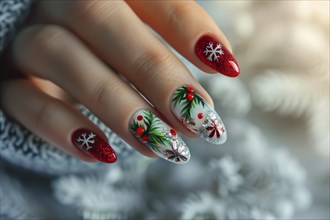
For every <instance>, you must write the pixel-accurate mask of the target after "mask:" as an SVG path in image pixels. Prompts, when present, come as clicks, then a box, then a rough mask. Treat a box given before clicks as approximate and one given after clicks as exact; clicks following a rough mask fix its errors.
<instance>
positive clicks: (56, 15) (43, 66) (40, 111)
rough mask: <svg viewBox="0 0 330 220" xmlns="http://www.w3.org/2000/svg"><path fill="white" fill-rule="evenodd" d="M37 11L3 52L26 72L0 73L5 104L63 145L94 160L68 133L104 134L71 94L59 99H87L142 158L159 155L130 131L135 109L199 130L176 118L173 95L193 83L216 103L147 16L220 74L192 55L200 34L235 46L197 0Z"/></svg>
mask: <svg viewBox="0 0 330 220" xmlns="http://www.w3.org/2000/svg"><path fill="white" fill-rule="evenodd" d="M32 15H33V16H32V18H31V19H30V22H29V23H28V24H26V25H25V27H24V28H23V29H22V30H21V32H20V33H19V34H18V35H17V37H16V39H15V40H14V41H13V44H12V46H11V47H10V49H9V51H8V54H7V55H8V57H10V58H11V62H12V63H14V66H15V68H16V69H15V71H17V72H19V73H22V74H23V75H24V77H17V78H12V79H1V81H0V106H1V108H2V109H3V110H5V112H7V114H8V115H9V116H11V117H12V118H13V119H15V120H16V121H18V122H19V123H21V124H22V125H24V126H25V127H26V128H27V129H29V130H31V131H32V132H34V133H35V134H36V135H38V136H40V137H42V138H43V139H45V140H47V141H48V142H50V143H52V144H53V145H54V146H56V147H58V148H60V149H61V150H63V151H65V152H67V153H69V154H72V155H74V156H76V157H78V158H80V159H81V160H84V161H90V162H93V161H96V159H94V158H93V157H91V156H89V155H87V154H85V153H83V152H82V151H80V150H79V149H77V148H76V147H74V146H73V145H72V143H71V134H72V132H73V131H75V130H77V129H79V128H91V129H93V130H94V131H95V132H97V133H98V134H99V135H100V136H102V137H105V136H104V134H102V131H101V130H100V129H99V128H97V127H96V126H95V125H94V124H93V123H92V122H90V121H89V120H88V119H87V118H85V117H84V116H83V115H82V114H81V113H80V112H79V111H78V110H76V109H75V108H74V106H73V105H72V102H71V101H72V99H67V98H63V97H68V96H70V97H73V100H76V101H77V102H79V103H82V104H84V105H85V106H86V107H87V108H89V109H90V110H91V111H92V112H93V113H94V114H95V115H96V116H97V117H98V118H99V119H100V120H101V121H102V122H104V123H105V124H106V125H107V126H108V127H109V128H110V129H112V130H113V131H114V132H115V133H116V134H118V135H119V136H120V137H121V138H123V139H124V140H125V141H126V142H127V143H129V144H130V145H131V146H133V147H134V148H135V149H136V150H138V151H139V152H141V153H142V154H144V155H146V156H150V157H154V156H155V155H154V153H153V152H152V151H151V150H149V149H148V148H146V147H145V146H144V145H143V144H141V143H140V142H138V141H137V140H136V138H134V137H133V136H132V134H131V133H130V131H129V129H128V121H129V119H130V117H131V116H132V115H133V114H134V112H136V111H137V110H139V109H150V110H152V111H153V112H155V113H156V114H157V115H159V116H160V117H162V118H163V119H164V120H165V121H166V122H167V123H168V124H170V125H171V126H172V127H173V128H175V129H176V130H177V131H178V132H180V133H182V134H184V135H186V136H190V137H193V136H192V134H191V133H190V132H188V131H187V129H186V128H185V127H184V126H183V125H182V124H181V123H180V122H179V121H178V119H177V118H175V117H174V116H173V113H172V112H171V110H170V104H169V103H170V99H171V95H172V94H173V92H174V91H175V90H176V89H177V88H178V87H180V86H182V85H192V86H193V87H194V88H196V90H198V91H199V93H200V94H201V95H202V96H203V97H204V98H205V99H206V100H207V101H208V102H209V103H211V104H212V103H213V102H212V99H211V98H210V96H209V95H208V93H207V92H206V91H205V90H204V89H203V88H202V86H201V85H200V84H199V83H198V82H197V81H196V79H195V78H194V77H193V76H192V75H191V73H190V72H189V71H188V70H187V68H186V67H185V66H184V65H183V64H182V62H181V61H180V60H178V58H177V57H176V56H175V55H174V54H173V53H172V52H171V51H170V50H169V49H168V48H167V47H166V46H165V45H164V44H163V43H161V42H160V41H159V40H158V39H157V38H156V37H155V36H154V34H153V33H152V32H151V31H150V29H148V28H147V27H146V25H145V24H144V23H146V24H148V25H149V26H151V27H152V28H153V29H154V30H155V31H156V32H157V33H158V34H159V35H160V36H162V37H163V38H164V39H165V40H166V41H167V42H168V43H169V44H170V45H172V46H173V47H174V48H175V49H176V50H177V51H178V52H179V53H180V54H182V55H183V56H184V57H185V58H187V59H188V60H189V61H191V62H192V63H193V64H194V65H196V66H197V67H198V68H200V69H201V70H203V71H205V72H207V73H215V71H214V70H212V69H211V68H210V67H208V66H206V65H205V64H204V63H202V62H201V61H200V60H199V59H198V58H197V57H196V55H195V53H194V45H195V44H196V41H197V40H198V39H199V37H200V36H202V35H203V34H212V35H213V36H216V37H217V38H218V40H219V41H221V42H222V43H223V44H224V45H225V46H226V47H227V48H231V47H230V45H229V42H228V40H227V39H226V37H225V36H224V34H223V33H222V32H221V30H220V29H219V27H217V25H216V24H215V22H214V21H213V20H212V19H211V17H210V16H209V15H208V14H207V13H206V12H205V11H204V10H203V9H202V8H201V7H200V6H199V5H198V4H197V3H195V2H194V1H96V0H95V1H92V0H91V1H40V2H38V3H37V6H36V8H34V10H33V11H32ZM110 66H111V67H112V68H110ZM114 70H116V72H114ZM118 73H119V74H118ZM120 75H122V76H124V77H125V78H126V80H124V79H123V77H121V76H120ZM41 79H43V80H41ZM128 82H129V83H128ZM130 84H132V85H133V86H134V87H135V88H137V89H138V90H139V91H140V92H141V93H142V94H143V95H144V96H145V97H146V98H147V99H148V100H149V102H150V103H151V104H152V105H150V104H149V103H148V102H147V101H145V99H144V98H142V97H141V95H140V94H139V93H138V92H137V91H136V90H135V89H133V88H132V86H131V85H130ZM62 90H64V91H65V92H63V91H62ZM63 94H66V95H65V96H63ZM59 120H60V121H61V122H62V121H63V123H58V121H59Z"/></svg>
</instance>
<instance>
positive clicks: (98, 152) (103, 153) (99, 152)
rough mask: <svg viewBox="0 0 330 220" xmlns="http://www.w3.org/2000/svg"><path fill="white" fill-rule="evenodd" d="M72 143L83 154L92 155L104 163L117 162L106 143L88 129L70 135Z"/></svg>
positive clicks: (112, 151) (113, 152)
mask: <svg viewBox="0 0 330 220" xmlns="http://www.w3.org/2000/svg"><path fill="white" fill-rule="evenodd" d="M72 143H73V144H74V145H75V146H76V147H78V148H79V149H80V150H82V151H84V152H85V153H87V154H89V155H92V156H93V157H95V158H96V159H97V160H99V161H101V162H104V163H114V162H116V160H117V156H116V153H115V151H114V150H113V149H112V148H111V147H110V145H109V144H108V142H106V141H104V140H103V139H102V138H101V137H99V136H97V134H96V133H94V132H93V131H90V130H88V129H78V130H76V131H75V132H74V133H73V134H72Z"/></svg>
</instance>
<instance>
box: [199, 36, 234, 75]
mask: <svg viewBox="0 0 330 220" xmlns="http://www.w3.org/2000/svg"><path fill="white" fill-rule="evenodd" d="M195 53H196V55H197V57H198V58H199V59H200V60H201V61H203V62H204V63H205V64H206V65H208V66H209V67H211V68H212V69H214V70H216V71H217V72H219V73H221V74H223V75H226V76H229V77H236V76H238V75H239V73H240V68H239V65H238V63H237V61H236V59H235V58H234V56H233V55H232V54H231V53H230V51H229V50H228V49H227V48H226V47H225V46H224V45H223V44H222V43H221V42H219V41H217V40H215V39H214V38H213V37H211V36H208V35H204V36H202V37H201V38H200V39H199V40H198V41H197V43H196V46H195Z"/></svg>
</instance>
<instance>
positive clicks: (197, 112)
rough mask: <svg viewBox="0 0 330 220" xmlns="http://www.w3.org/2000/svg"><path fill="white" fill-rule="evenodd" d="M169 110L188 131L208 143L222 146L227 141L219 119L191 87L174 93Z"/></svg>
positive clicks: (223, 127)
mask: <svg viewBox="0 0 330 220" xmlns="http://www.w3.org/2000/svg"><path fill="white" fill-rule="evenodd" d="M171 110H172V112H173V113H174V115H175V116H176V117H177V118H178V119H179V120H180V121H181V122H182V124H183V125H184V126H185V127H186V128H187V129H188V130H190V131H191V132H192V133H194V134H198V135H199V136H200V137H201V138H203V139H205V140H207V141H208V142H211V143H213V144H223V143H224V142H225V141H226V140H227V133H226V129H225V126H224V124H223V122H222V120H221V118H220V117H219V115H218V114H217V113H216V112H215V110H214V108H213V107H212V106H211V105H209V104H208V103H207V102H206V100H205V99H204V98H203V97H202V96H201V95H200V94H199V93H198V92H197V91H196V90H195V89H194V88H193V87H192V86H182V87H180V88H178V89H177V90H176V91H175V92H174V94H173V96H172V100H171Z"/></svg>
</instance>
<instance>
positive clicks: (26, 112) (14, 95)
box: [0, 79, 117, 163]
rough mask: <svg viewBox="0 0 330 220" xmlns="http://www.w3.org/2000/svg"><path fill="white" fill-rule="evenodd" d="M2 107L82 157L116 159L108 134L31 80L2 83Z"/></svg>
mask: <svg viewBox="0 0 330 220" xmlns="http://www.w3.org/2000/svg"><path fill="white" fill-rule="evenodd" d="M18 100H19V101H18ZM0 106H1V107H2V108H3V109H4V110H5V111H6V112H7V113H8V115H10V116H11V117H12V118H14V119H15V120H17V121H18V122H20V123H21V124H23V125H24V126H25V127H26V128H27V129H29V130H31V131H32V132H34V133H35V134H37V135H38V136H40V137H41V138H43V139H45V140H47V141H48V142H50V143H52V144H54V145H55V146H57V147H58V148H60V149H61V150H63V151H65V152H67V153H69V154H71V155H74V156H76V157H78V158H80V159H82V160H85V161H89V162H92V161H96V160H99V161H101V162H105V163H113V162H115V161H116V159H117V157H116V154H115V152H114V151H113V149H112V148H111V147H110V145H109V144H108V143H107V141H106V137H105V135H104V134H103V133H102V132H101V131H100V130H99V129H98V128H97V127H96V126H95V125H94V124H93V123H92V122H90V121H89V120H88V119H86V118H85V117H84V116H83V115H82V114H80V113H79V112H78V111H76V110H75V109H73V108H72V107H71V106H69V105H67V104H65V103H63V102H61V101H59V100H57V99H55V98H52V97H50V96H49V95H46V94H45V93H43V92H42V91H41V90H39V89H38V88H37V87H36V86H35V85H33V84H32V82H31V81H30V80H28V79H12V80H6V81H3V82H1V83H0Z"/></svg>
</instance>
